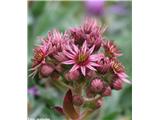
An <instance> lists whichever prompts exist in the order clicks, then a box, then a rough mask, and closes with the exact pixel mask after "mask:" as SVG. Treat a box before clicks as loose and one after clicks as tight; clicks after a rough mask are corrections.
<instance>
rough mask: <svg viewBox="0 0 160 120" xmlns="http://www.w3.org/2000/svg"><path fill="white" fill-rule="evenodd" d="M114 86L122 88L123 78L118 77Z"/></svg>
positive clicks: (118, 88)
mask: <svg viewBox="0 0 160 120" xmlns="http://www.w3.org/2000/svg"><path fill="white" fill-rule="evenodd" d="M112 87H113V88H114V89H116V90H120V89H122V80H120V79H117V80H115V81H114V82H113V84H112Z"/></svg>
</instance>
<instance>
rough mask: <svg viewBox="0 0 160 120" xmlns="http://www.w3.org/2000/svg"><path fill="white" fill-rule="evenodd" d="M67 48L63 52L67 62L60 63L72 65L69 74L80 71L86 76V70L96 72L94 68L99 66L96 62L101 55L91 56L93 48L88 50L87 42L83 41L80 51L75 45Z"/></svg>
mask: <svg viewBox="0 0 160 120" xmlns="http://www.w3.org/2000/svg"><path fill="white" fill-rule="evenodd" d="M67 48H68V49H67V50H64V54H65V55H66V56H67V57H68V59H69V60H67V61H64V62H62V63H63V64H73V67H72V68H71V70H70V72H72V71H75V70H77V69H80V70H81V72H82V74H83V75H84V76H86V69H90V70H93V71H96V69H95V68H94V67H97V66H99V65H98V64H97V63H96V61H97V60H98V59H100V58H101V57H102V56H101V54H94V55H92V52H93V50H94V48H95V46H92V47H91V48H90V49H88V48H87V42H86V41H85V42H84V43H83V45H82V47H81V49H79V48H78V47H77V46H76V45H75V44H71V45H68V46H67Z"/></svg>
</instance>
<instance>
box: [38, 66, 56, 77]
mask: <svg viewBox="0 0 160 120" xmlns="http://www.w3.org/2000/svg"><path fill="white" fill-rule="evenodd" d="M53 71H54V68H53V67H52V66H51V65H48V64H44V65H42V66H41V68H40V74H41V75H42V76H43V77H48V76H49V75H51V74H52V72H53Z"/></svg>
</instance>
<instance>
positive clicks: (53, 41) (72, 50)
mask: <svg viewBox="0 0 160 120" xmlns="http://www.w3.org/2000/svg"><path fill="white" fill-rule="evenodd" d="M104 31H105V30H104V28H103V27H101V26H99V25H98V23H97V21H96V20H95V19H92V18H86V20H85V22H84V23H83V25H82V26H80V27H76V28H71V29H69V30H67V31H66V32H65V33H64V34H62V33H60V32H59V31H58V30H53V31H50V32H48V36H47V37H41V41H42V42H41V44H40V45H39V46H37V47H36V48H35V49H34V56H33V64H32V68H31V69H30V70H31V71H32V72H31V76H32V77H34V76H35V75H36V74H39V76H40V78H46V79H47V78H48V79H52V80H53V82H54V81H58V83H59V85H61V86H63V87H66V89H68V90H67V92H66V93H65V96H64V100H63V105H62V107H60V106H55V107H54V108H55V110H57V111H58V112H59V113H61V114H62V115H64V117H65V118H66V119H67V120H86V119H88V117H90V116H91V114H92V113H93V112H94V111H96V110H97V109H99V108H100V107H101V106H102V105H103V98H104V97H106V96H111V93H112V90H120V89H122V87H123V83H124V82H126V83H130V81H129V80H127V77H128V76H127V74H126V72H125V67H124V66H123V65H122V63H120V61H119V60H118V57H119V56H121V55H122V53H121V51H120V50H119V49H118V47H117V45H116V44H115V43H114V41H112V40H106V39H105V37H104V36H103V33H104ZM55 83H56V82H55Z"/></svg>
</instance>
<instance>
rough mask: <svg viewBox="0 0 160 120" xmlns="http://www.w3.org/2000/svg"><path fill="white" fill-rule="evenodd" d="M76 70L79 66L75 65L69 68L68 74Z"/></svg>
mask: <svg viewBox="0 0 160 120" xmlns="http://www.w3.org/2000/svg"><path fill="white" fill-rule="evenodd" d="M78 68H79V65H77V64H75V65H74V66H73V67H72V68H71V70H70V72H73V71H75V70H77V69H78Z"/></svg>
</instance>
